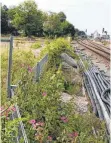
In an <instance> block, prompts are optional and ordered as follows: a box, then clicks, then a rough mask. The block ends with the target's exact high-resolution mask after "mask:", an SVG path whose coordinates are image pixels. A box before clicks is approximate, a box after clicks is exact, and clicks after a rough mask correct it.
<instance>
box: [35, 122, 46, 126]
mask: <svg viewBox="0 0 111 143" xmlns="http://www.w3.org/2000/svg"><path fill="white" fill-rule="evenodd" d="M36 125H37V126H42V127H43V126H44V122H38V123H36Z"/></svg>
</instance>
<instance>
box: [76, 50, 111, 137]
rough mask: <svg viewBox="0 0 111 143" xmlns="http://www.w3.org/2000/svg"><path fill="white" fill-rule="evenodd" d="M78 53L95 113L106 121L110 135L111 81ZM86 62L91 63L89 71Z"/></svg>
mask: <svg viewBox="0 0 111 143" xmlns="http://www.w3.org/2000/svg"><path fill="white" fill-rule="evenodd" d="M76 53H77V54H78V56H79V57H80V62H79V67H80V68H84V72H83V79H84V86H85V88H86V91H87V93H88V96H89V98H90V101H91V105H92V109H93V112H94V113H95V114H96V116H98V117H99V118H100V119H101V120H105V122H106V127H107V131H108V134H110V99H111V94H110V79H108V78H107V77H106V76H105V74H104V73H103V72H101V71H100V70H99V69H98V68H97V67H96V66H94V65H93V63H92V62H91V60H90V59H89V58H88V57H87V56H86V55H84V54H83V53H82V52H81V51H79V50H76ZM85 60H87V61H88V63H89V66H88V68H87V70H86V69H85V65H84V61H85Z"/></svg>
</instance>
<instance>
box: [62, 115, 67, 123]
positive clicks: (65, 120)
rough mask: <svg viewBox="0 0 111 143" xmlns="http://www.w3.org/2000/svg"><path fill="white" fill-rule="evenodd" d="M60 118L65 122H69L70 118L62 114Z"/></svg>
mask: <svg viewBox="0 0 111 143" xmlns="http://www.w3.org/2000/svg"><path fill="white" fill-rule="evenodd" d="M60 119H61V120H62V121H63V122H64V123H67V122H68V118H67V117H65V116H62V117H61V118H60Z"/></svg>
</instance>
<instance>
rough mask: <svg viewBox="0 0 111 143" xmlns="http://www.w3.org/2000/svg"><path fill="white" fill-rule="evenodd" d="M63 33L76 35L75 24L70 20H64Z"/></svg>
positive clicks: (62, 24)
mask: <svg viewBox="0 0 111 143" xmlns="http://www.w3.org/2000/svg"><path fill="white" fill-rule="evenodd" d="M61 29H62V35H69V34H70V35H71V36H72V37H73V36H74V35H75V29H74V26H73V25H72V24H71V23H69V22H68V21H64V22H62V23H61Z"/></svg>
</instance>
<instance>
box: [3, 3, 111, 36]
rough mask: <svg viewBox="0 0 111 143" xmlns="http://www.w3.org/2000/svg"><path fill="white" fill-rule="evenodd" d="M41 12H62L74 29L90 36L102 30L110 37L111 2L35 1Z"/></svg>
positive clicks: (10, 4)
mask: <svg viewBox="0 0 111 143" xmlns="http://www.w3.org/2000/svg"><path fill="white" fill-rule="evenodd" d="M23 1H24V0H1V2H2V4H5V5H7V6H8V7H9V6H12V5H18V4H19V3H21V2H23ZM35 1H36V3H37V4H38V8H39V9H41V10H43V11H52V12H60V11H63V12H64V13H65V14H66V16H67V20H68V21H69V22H71V23H72V24H73V25H74V26H75V28H78V29H79V30H83V31H85V30H86V29H87V34H91V33H93V32H94V31H96V30H97V31H98V32H99V33H100V34H101V32H102V28H105V30H106V31H108V34H110V35H111V10H110V9H111V0H35Z"/></svg>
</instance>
